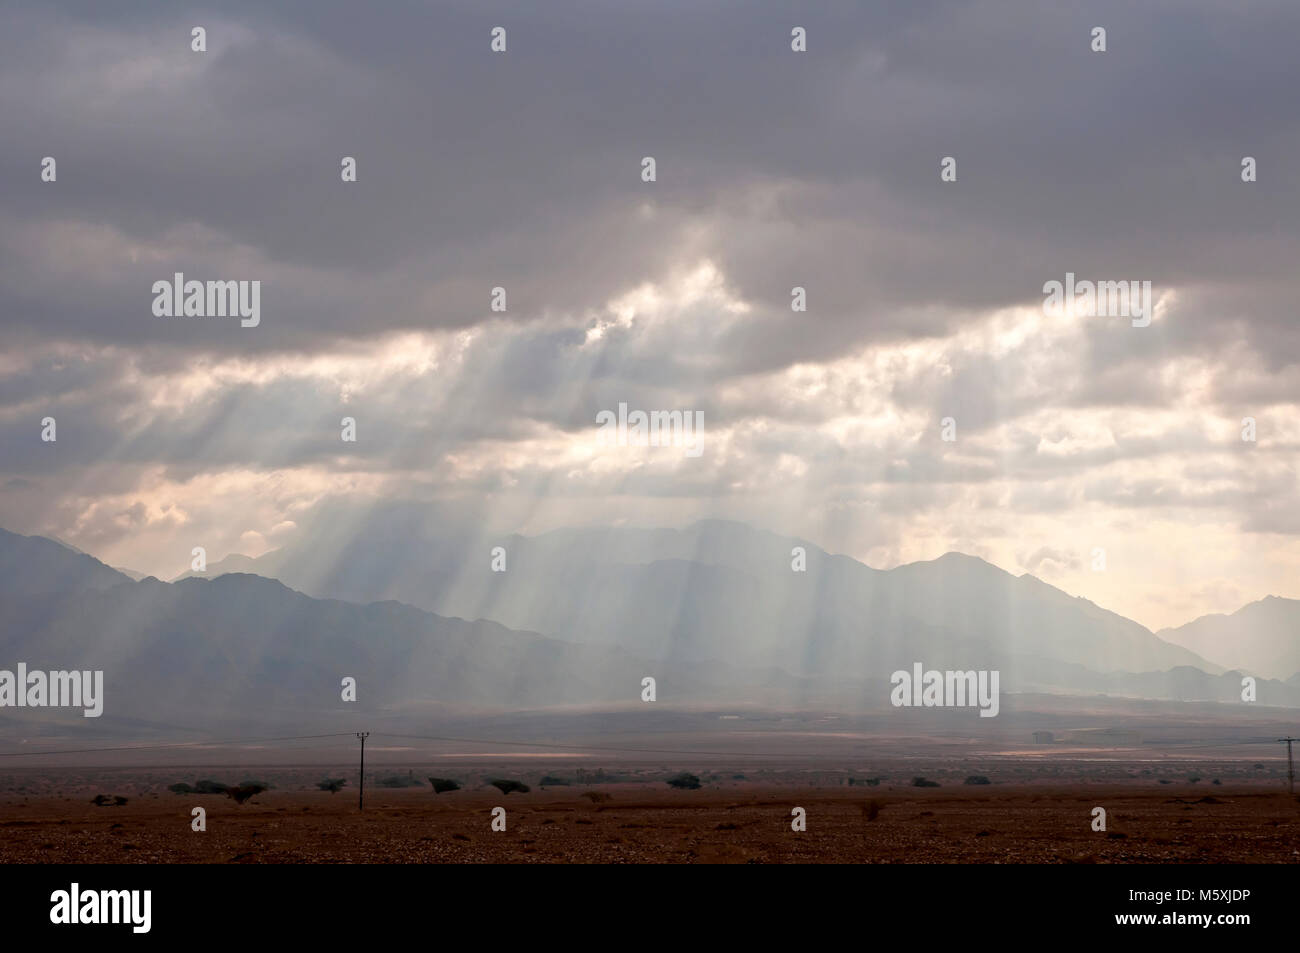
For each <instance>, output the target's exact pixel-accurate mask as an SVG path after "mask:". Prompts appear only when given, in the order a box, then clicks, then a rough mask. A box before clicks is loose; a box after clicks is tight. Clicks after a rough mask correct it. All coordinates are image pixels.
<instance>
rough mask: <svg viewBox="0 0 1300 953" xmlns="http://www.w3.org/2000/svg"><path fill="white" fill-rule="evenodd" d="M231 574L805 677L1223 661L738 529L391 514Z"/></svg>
mask: <svg viewBox="0 0 1300 953" xmlns="http://www.w3.org/2000/svg"><path fill="white" fill-rule="evenodd" d="M495 546H501V547H502V548H504V549H505V551H506V560H507V562H506V565H507V569H506V571H505V572H492V571H491V565H490V563H491V556H490V553H491V550H492V548H493V547H495ZM795 547H801V548H802V549H803V550H804V551H805V553H806V559H807V569H806V571H805V572H794V571H792V569H791V563H792V558H793V557H792V555H791V553H792V550H793V549H794V548H795ZM227 567H238V568H239V569H240V570H241V571H246V572H254V573H257V574H260V575H265V576H268V577H273V578H276V579H280V580H281V581H283V582H284V583H285V584H286V585H289V586H292V587H293V588H295V589H298V590H301V591H303V592H307V593H310V594H312V595H316V596H321V597H329V598H337V599H346V600H349V601H357V602H367V601H373V600H377V599H394V600H397V601H399V602H405V603H408V604H410V605H415V606H418V607H420V608H423V609H427V610H428V611H431V612H436V613H438V614H442V615H454V616H461V617H463V618H486V619H493V620H495V621H498V622H501V623H502V624H503V625H507V626H510V627H512V628H522V629H531V630H534V631H538V632H544V633H547V634H552V635H556V636H559V637H561V638H565V639H572V640H575V641H581V642H588V643H594V644H602V645H616V646H619V647H622V648H624V649H627V650H628V651H630V652H633V653H635V654H636V655H638V656H642V657H646V658H651V659H677V660H690V659H708V658H714V659H725V660H728V661H730V662H733V663H736V664H742V665H754V666H761V667H768V666H770V667H776V668H781V669H784V670H786V671H789V672H792V673H796V674H805V675H818V674H833V673H843V672H850V673H857V672H865V671H874V670H877V669H879V668H882V667H899V666H905V665H910V664H911V663H912V662H913V661H922V662H925V663H927V664H934V665H936V666H940V667H952V668H957V667H960V668H988V667H992V665H993V663H994V662H1000V663H1003V664H1009V663H1010V662H1011V661H1014V660H1016V659H1022V660H1026V661H1027V660H1032V659H1043V660H1047V661H1051V662H1059V663H1068V664H1072V665H1079V666H1084V667H1086V668H1088V669H1091V670H1093V671H1097V672H1150V671H1167V670H1169V669H1172V668H1175V667H1178V666H1190V667H1195V668H1199V669H1201V670H1202V671H1205V672H1207V673H1209V674H1219V673H1221V672H1222V671H1223V668H1222V667H1221V666H1219V665H1216V664H1215V663H1213V662H1210V661H1207V660H1206V659H1204V658H1202V657H1201V656H1199V655H1197V654H1196V653H1195V652H1193V651H1190V650H1189V649H1187V648H1184V647H1182V646H1178V645H1174V644H1171V643H1170V642H1167V641H1165V640H1163V639H1160V638H1158V637H1156V636H1155V635H1154V634H1153V633H1151V632H1150V631H1149V630H1148V629H1146V628H1145V627H1143V626H1141V625H1139V624H1138V623H1136V622H1133V621H1132V620H1130V619H1126V618H1124V617H1123V616H1120V615H1117V614H1116V613H1113V612H1109V611H1107V610H1105V609H1102V608H1100V607H1098V606H1096V605H1094V604H1093V603H1091V602H1089V601H1088V600H1086V599H1080V598H1076V597H1073V596H1070V595H1068V594H1067V593H1065V592H1062V591H1061V590H1059V589H1057V588H1055V587H1054V586H1050V585H1048V584H1047V583H1044V582H1042V581H1041V580H1039V579H1036V578H1035V577H1033V576H1029V575H1024V576H1019V577H1017V576H1013V575H1011V574H1010V573H1007V572H1005V571H1003V570H1001V569H998V568H997V567H996V566H993V565H991V564H989V563H987V562H985V561H983V560H981V559H977V558H975V557H972V556H963V555H961V554H958V553H949V554H948V555H946V556H943V557H941V558H939V559H936V560H932V561H929V562H921V563H912V564H909V565H906V566H900V567H898V568H897V569H893V570H889V571H880V570H876V569H872V568H871V567H869V566H866V565H864V564H863V563H860V562H858V561H856V560H854V559H850V558H848V557H845V556H833V555H830V554H828V553H826V552H824V551H823V550H821V549H819V548H817V547H816V546H814V545H812V544H811V543H808V542H806V541H802V540H797V539H791V538H786V537H781V536H777V535H775V534H772V533H767V532H763V531H760V530H756V529H753V528H751V527H749V526H746V525H744V524H741V523H732V522H726V521H716V520H710V521H704V522H700V523H696V524H694V525H693V526H690V527H688V528H687V529H684V530H661V529H653V530H645V529H630V528H602V529H572V530H560V531H556V532H552V533H546V534H543V535H541V536H536V537H522V536H509V537H504V538H492V537H486V536H477V535H474V534H473V532H472V531H467V530H464V529H463V528H460V529H458V528H454V527H450V528H448V527H432V528H429V527H422V526H420V525H419V524H418V522H416V521H414V520H406V521H381V522H378V523H376V524H374V525H366V526H360V527H356V526H352V527H347V528H346V532H343V533H334V532H333V531H332V530H329V529H327V530H325V531H324V532H323V533H321V534H309V535H308V536H307V537H306V538H304V539H303V540H302V541H301V542H299V543H298V544H296V545H294V546H290V547H286V548H284V549H280V550H276V551H275V552H273V553H268V554H266V555H265V556H262V557H260V558H258V559H252V560H250V559H248V558H247V557H238V558H232V559H230V560H225V561H222V562H220V563H215V564H213V565H211V566H210V567H209V573H208V575H209V576H211V575H214V574H219V573H220V572H222V571H224V570H225V569H226V568H227Z"/></svg>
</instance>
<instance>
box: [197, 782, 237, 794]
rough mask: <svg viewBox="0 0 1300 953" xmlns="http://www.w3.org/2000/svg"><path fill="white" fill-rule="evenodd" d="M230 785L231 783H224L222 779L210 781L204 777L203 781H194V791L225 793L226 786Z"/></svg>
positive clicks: (198, 792)
mask: <svg viewBox="0 0 1300 953" xmlns="http://www.w3.org/2000/svg"><path fill="white" fill-rule="evenodd" d="M228 787H230V785H229V784H222V783H221V782H220V781H209V780H206V779H204V780H202V781H195V782H194V793H195V794H225V793H226V788H228Z"/></svg>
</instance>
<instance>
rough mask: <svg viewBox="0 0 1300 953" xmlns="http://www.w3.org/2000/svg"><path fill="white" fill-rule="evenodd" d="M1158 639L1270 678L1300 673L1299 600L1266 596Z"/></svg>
mask: <svg viewBox="0 0 1300 953" xmlns="http://www.w3.org/2000/svg"><path fill="white" fill-rule="evenodd" d="M1159 635H1160V637H1161V638H1164V639H1166V640H1167V641H1170V642H1174V643H1176V644H1178V645H1182V646H1185V647H1187V648H1188V649H1191V650H1192V651H1194V652H1196V653H1197V654H1199V655H1202V656H1204V657H1205V658H1209V659H1214V660H1215V661H1220V660H1222V661H1224V662H1227V663H1230V664H1232V665H1235V666H1239V667H1241V668H1244V669H1247V670H1249V671H1251V672H1253V673H1255V674H1258V675H1264V676H1266V677H1268V678H1279V679H1288V678H1292V677H1293V676H1296V675H1300V600H1297V599H1282V598H1279V597H1278V596H1268V597H1267V598H1265V599H1260V600H1259V601H1258V602H1252V603H1250V604H1248V605H1245V606H1242V607H1241V608H1240V609H1238V610H1237V611H1236V612H1234V613H1232V614H1231V615H1206V616H1201V617H1200V618H1199V619H1195V620H1193V621H1191V622H1188V623H1187V624H1186V625H1182V626H1179V627H1177V628H1173V629H1162V630H1161V631H1160V633H1159Z"/></svg>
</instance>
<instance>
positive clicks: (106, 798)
mask: <svg viewBox="0 0 1300 953" xmlns="http://www.w3.org/2000/svg"><path fill="white" fill-rule="evenodd" d="M90 803H91V804H93V805H95V806H96V807H108V806H110V805H111V806H113V807H121V806H122V805H123V804H125V803H126V798H124V797H121V796H120V795H117V794H96V795H95V796H94V797H92V798H91V799H90Z"/></svg>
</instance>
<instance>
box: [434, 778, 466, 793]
mask: <svg viewBox="0 0 1300 953" xmlns="http://www.w3.org/2000/svg"><path fill="white" fill-rule="evenodd" d="M429 783H430V784H431V785H433V793H434V794H443V793H445V792H447V791H459V790H460V782H459V781H453V780H452V779H451V778H430V779H429Z"/></svg>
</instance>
